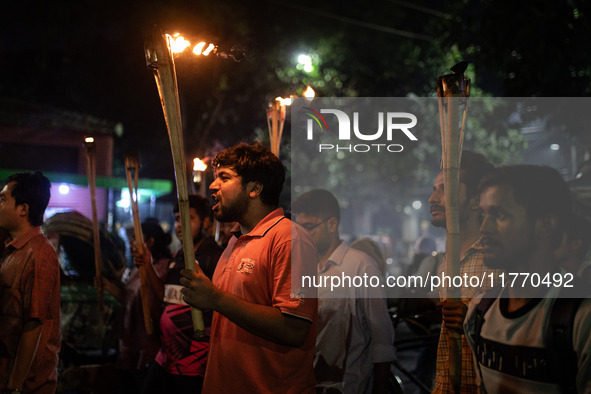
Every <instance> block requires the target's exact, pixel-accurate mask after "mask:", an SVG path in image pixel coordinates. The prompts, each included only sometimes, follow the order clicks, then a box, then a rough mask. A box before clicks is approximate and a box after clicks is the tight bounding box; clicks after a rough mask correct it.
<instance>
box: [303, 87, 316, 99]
mask: <svg viewBox="0 0 591 394" xmlns="http://www.w3.org/2000/svg"><path fill="white" fill-rule="evenodd" d="M315 95H316V93H315V92H314V89H312V87H311V86H310V85H308V87H307V88H306V90H304V93H303V96H304V97H305V98H306V99H308V100H312V99H313V98H314V96H315Z"/></svg>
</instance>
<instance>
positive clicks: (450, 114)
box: [437, 63, 470, 393]
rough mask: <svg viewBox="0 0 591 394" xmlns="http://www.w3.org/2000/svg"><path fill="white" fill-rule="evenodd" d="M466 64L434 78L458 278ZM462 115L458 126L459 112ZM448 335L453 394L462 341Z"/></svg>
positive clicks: (452, 266) (453, 269) (449, 244)
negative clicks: (435, 80)
mask: <svg viewBox="0 0 591 394" xmlns="http://www.w3.org/2000/svg"><path fill="white" fill-rule="evenodd" d="M465 69H466V64H465V63H460V64H457V65H456V66H454V67H452V69H451V70H452V71H453V72H454V74H447V75H443V76H440V77H439V78H437V97H438V105H439V117H440V122H441V143H442V145H441V147H442V160H441V163H442V166H443V179H444V187H445V222H446V232H447V241H446V259H447V269H448V271H449V272H446V275H449V276H451V277H455V276H459V275H460V214H459V190H460V162H461V159H462V145H463V140H464V125H465V121H466V111H467V104H468V97H469V95H470V93H469V86H470V80H469V79H467V78H465V77H464V70H465ZM460 111H462V113H463V114H462V120H461V124H460V116H459V112H460ZM446 293H447V298H448V300H450V301H455V302H457V301H460V300H461V289H460V288H458V287H454V286H451V287H450V288H449V289H447V292H446ZM448 332H449V341H448V343H449V372H450V377H451V381H452V386H453V389H454V392H455V393H459V392H460V391H461V385H462V377H461V371H462V338H461V335H460V334H458V333H455V332H452V331H448Z"/></svg>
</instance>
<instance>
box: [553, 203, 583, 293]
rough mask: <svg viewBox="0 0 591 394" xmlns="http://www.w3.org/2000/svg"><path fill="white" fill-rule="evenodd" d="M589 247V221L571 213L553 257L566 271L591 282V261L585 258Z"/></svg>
mask: <svg viewBox="0 0 591 394" xmlns="http://www.w3.org/2000/svg"><path fill="white" fill-rule="evenodd" d="M590 248H591V222H589V221H588V220H587V219H586V218H585V217H584V216H582V215H579V214H576V213H573V214H571V215H570V217H569V218H568V219H567V222H566V225H565V229H564V234H563V235H562V242H561V244H560V246H559V247H558V249H556V251H555V252H554V257H555V258H556V259H557V260H558V262H559V263H560V266H561V267H562V268H564V269H565V270H566V271H567V272H570V273H572V274H573V275H576V276H578V277H580V278H583V279H585V280H586V281H587V282H589V283H591V262H589V261H588V259H587V257H588V255H589V249H590Z"/></svg>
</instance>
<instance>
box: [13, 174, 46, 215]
mask: <svg viewBox="0 0 591 394" xmlns="http://www.w3.org/2000/svg"><path fill="white" fill-rule="evenodd" d="M10 182H15V183H16V184H15V185H14V188H13V189H12V197H14V200H15V204H16V205H20V204H27V205H28V206H29V223H31V225H32V226H41V225H42V224H43V214H44V213H45V209H46V208H47V204H49V198H50V197H51V182H49V179H47V178H46V177H45V176H44V175H43V174H42V173H41V172H39V171H37V172H35V173H31V172H23V173H17V174H12V175H10V176H9V177H8V178H7V179H6V184H8V183H10Z"/></svg>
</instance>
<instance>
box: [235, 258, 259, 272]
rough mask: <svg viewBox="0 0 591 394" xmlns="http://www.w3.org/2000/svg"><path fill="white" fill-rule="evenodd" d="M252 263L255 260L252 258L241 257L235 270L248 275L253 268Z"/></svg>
mask: <svg viewBox="0 0 591 394" xmlns="http://www.w3.org/2000/svg"><path fill="white" fill-rule="evenodd" d="M254 263H255V261H254V260H253V259H249V258H248V257H243V258H242V260H240V264H238V269H236V271H238V272H240V273H242V274H244V275H250V274H252V271H253V270H254Z"/></svg>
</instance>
